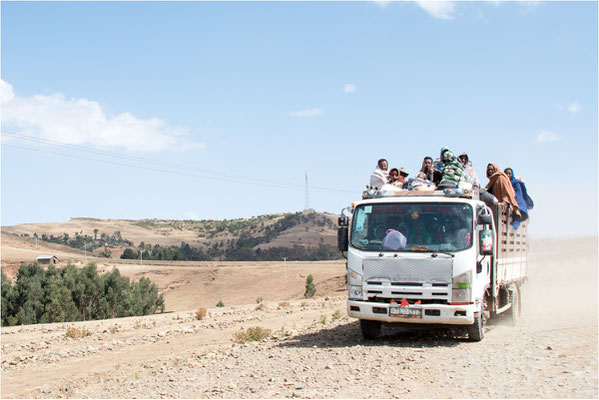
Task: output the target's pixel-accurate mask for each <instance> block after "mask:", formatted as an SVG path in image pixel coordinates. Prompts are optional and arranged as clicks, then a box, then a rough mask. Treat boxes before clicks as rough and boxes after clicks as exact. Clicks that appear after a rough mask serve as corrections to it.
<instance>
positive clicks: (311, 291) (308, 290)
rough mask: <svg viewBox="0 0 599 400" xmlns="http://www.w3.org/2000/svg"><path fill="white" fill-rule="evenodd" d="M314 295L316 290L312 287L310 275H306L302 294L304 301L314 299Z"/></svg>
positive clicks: (312, 279) (312, 282) (312, 281)
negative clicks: (304, 289) (304, 288)
mask: <svg viewBox="0 0 599 400" xmlns="http://www.w3.org/2000/svg"><path fill="white" fill-rule="evenodd" d="M315 294H316V288H315V287H314V278H313V277H312V274H310V275H308V277H307V278H306V291H305V292H304V297H305V298H306V299H309V298H312V297H314V295H315Z"/></svg>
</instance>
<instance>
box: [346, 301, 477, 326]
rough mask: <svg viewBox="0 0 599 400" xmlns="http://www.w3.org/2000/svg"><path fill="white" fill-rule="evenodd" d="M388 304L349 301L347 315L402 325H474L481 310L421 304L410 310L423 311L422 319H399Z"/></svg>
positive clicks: (471, 306)
mask: <svg viewBox="0 0 599 400" xmlns="http://www.w3.org/2000/svg"><path fill="white" fill-rule="evenodd" d="M389 307H390V305H389V304H388V303H375V302H370V301H360V300H348V301H347V314H348V315H349V316H350V317H354V318H359V319H366V320H375V321H382V322H388V323H402V324H443V325H472V324H473V323H474V313H475V312H478V311H479V309H478V308H477V306H476V305H474V304H469V305H463V306H451V305H446V304H419V305H410V306H409V308H420V309H422V318H408V317H397V316H391V315H389Z"/></svg>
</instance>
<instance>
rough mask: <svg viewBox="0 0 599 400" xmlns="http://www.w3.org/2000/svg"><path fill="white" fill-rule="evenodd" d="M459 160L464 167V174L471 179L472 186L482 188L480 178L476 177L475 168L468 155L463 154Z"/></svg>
mask: <svg viewBox="0 0 599 400" xmlns="http://www.w3.org/2000/svg"><path fill="white" fill-rule="evenodd" d="M458 159H459V160H460V162H461V163H462V165H463V166H464V172H465V173H466V175H468V176H469V177H470V180H471V181H472V186H474V187H480V182H479V181H478V176H476V172H474V168H472V162H471V161H470V159H469V158H468V154H466V153H462V154H460V155H459V156H458Z"/></svg>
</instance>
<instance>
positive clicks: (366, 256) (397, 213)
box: [338, 189, 499, 341]
mask: <svg viewBox="0 0 599 400" xmlns="http://www.w3.org/2000/svg"><path fill="white" fill-rule="evenodd" d="M349 211H350V212H351V218H349V217H345V216H344V215H343V213H342V217H341V218H340V229H339V237H338V239H339V248H340V249H341V250H345V251H346V253H347V254H346V257H347V285H348V300H347V312H348V314H349V316H351V317H355V318H358V319H359V320H360V326H361V330H362V335H363V337H364V338H366V339H374V338H376V337H377V336H378V334H379V332H380V329H381V325H382V324H389V325H404V326H405V325H414V324H420V325H423V324H424V325H425V324H428V325H430V326H432V325H435V326H439V325H442V326H454V327H455V326H463V327H465V328H466V330H467V332H468V337H469V338H470V339H471V340H473V341H478V340H481V339H482V338H483V336H484V321H485V318H486V317H487V318H488V316H489V314H490V310H491V308H492V307H495V308H494V310H497V309H498V308H497V305H498V302H497V301H495V297H496V296H497V295H498V294H499V290H497V287H496V285H494V279H495V275H496V273H497V271H496V266H497V249H496V246H494V243H495V242H496V240H497V234H496V233H497V229H496V226H495V218H493V212H492V209H491V208H490V207H489V206H488V205H486V204H485V203H484V202H483V201H481V200H479V199H478V196H476V193H472V192H470V191H463V190H461V189H457V190H456V189H453V190H452V189H446V190H445V191H434V192H433V191H430V192H409V191H403V192H395V193H394V192H391V193H385V192H384V191H380V190H379V191H374V192H373V193H370V194H368V193H366V195H364V196H363V199H362V201H360V202H357V203H355V204H353V205H352V207H351V208H350V209H349ZM397 232H399V233H400V234H401V236H403V237H404V238H405V240H403V239H402V240H400V245H397V241H395V242H393V243H395V244H391V245H390V243H392V241H390V240H388V239H389V235H394V236H396V237H397V236H398V233H397ZM401 236H400V237H401ZM490 306H491V308H490Z"/></svg>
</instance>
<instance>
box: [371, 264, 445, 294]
mask: <svg viewBox="0 0 599 400" xmlns="http://www.w3.org/2000/svg"><path fill="white" fill-rule="evenodd" d="M362 267H363V273H364V278H365V280H366V285H365V290H366V293H367V296H368V300H369V301H372V302H375V303H389V302H390V301H391V300H394V301H395V302H397V303H399V302H400V301H401V299H405V300H406V301H407V302H408V303H410V304H414V303H416V302H418V301H420V304H449V302H450V300H451V278H452V274H453V260H452V259H451V258H417V259H414V258H392V259H390V258H371V259H365V260H364V261H363V264H362Z"/></svg>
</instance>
